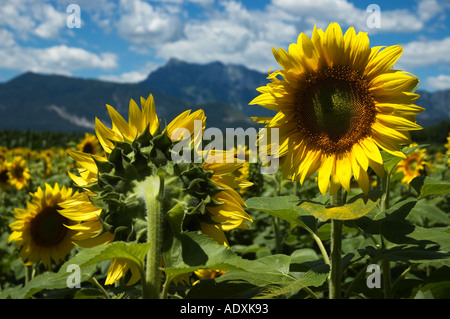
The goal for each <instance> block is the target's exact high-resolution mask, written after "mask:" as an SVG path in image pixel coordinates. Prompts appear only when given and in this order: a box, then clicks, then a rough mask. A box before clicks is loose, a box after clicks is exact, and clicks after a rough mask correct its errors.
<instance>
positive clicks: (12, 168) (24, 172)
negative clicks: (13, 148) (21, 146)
mask: <svg viewBox="0 0 450 319" xmlns="http://www.w3.org/2000/svg"><path fill="white" fill-rule="evenodd" d="M7 166H8V177H9V183H10V184H11V185H13V186H15V187H16V189H17V190H21V189H23V188H25V187H27V186H28V181H29V180H30V179H31V173H30V170H29V169H28V167H27V161H26V160H25V159H24V158H22V157H20V156H15V157H14V158H13V159H12V160H11V162H9V163H7Z"/></svg>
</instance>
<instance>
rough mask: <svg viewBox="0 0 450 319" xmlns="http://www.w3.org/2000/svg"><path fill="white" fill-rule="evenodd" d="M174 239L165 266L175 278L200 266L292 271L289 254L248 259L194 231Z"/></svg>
mask: <svg viewBox="0 0 450 319" xmlns="http://www.w3.org/2000/svg"><path fill="white" fill-rule="evenodd" d="M172 240H173V242H172V243H171V246H170V248H169V249H167V250H166V251H165V252H164V261H165V267H164V268H163V271H164V272H165V273H166V274H167V275H169V276H172V278H173V277H175V276H178V275H181V274H185V273H190V272H193V271H195V270H198V269H218V270H246V271H251V272H255V273H261V274H262V273H264V274H265V275H266V274H282V275H286V274H287V273H288V271H289V263H290V257H289V256H285V255H273V256H267V257H264V258H260V259H257V260H247V259H243V258H241V257H240V256H238V255H236V254H235V253H234V252H233V251H232V250H231V249H229V248H227V247H226V246H224V245H221V244H218V243H217V242H216V241H215V240H213V239H212V238H210V237H208V236H206V235H203V234H198V233H193V232H185V233H181V234H178V235H174V236H173V237H172Z"/></svg>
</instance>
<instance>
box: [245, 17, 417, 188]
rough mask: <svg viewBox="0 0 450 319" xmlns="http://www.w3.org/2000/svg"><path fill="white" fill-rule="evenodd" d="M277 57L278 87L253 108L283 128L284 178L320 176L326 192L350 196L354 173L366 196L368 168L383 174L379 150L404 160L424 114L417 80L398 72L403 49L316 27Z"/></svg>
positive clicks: (264, 91)
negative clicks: (417, 118)
mask: <svg viewBox="0 0 450 319" xmlns="http://www.w3.org/2000/svg"><path fill="white" fill-rule="evenodd" d="M272 51H273V54H274V56H275V59H276V60H277V61H278V63H279V64H280V65H281V67H282V69H281V70H279V71H275V72H270V71H269V76H268V79H271V80H272V82H271V83H269V84H267V85H266V86H263V87H260V88H258V91H259V92H260V93H261V94H260V95H259V96H258V97H256V98H255V99H254V100H253V101H252V102H251V103H250V104H259V105H261V106H263V107H265V108H268V109H270V110H273V111H276V112H278V113H277V114H276V115H275V116H274V117H272V118H255V120H256V121H258V122H261V123H267V125H266V126H267V127H268V128H278V129H279V137H280V141H279V154H278V155H279V156H280V157H282V158H284V167H283V173H284V175H285V177H289V178H290V179H292V180H299V181H300V182H301V183H303V181H304V180H305V179H306V178H307V177H309V176H311V175H312V174H314V173H315V172H317V171H318V186H319V189H320V191H321V193H322V194H325V193H326V192H327V190H328V188H330V194H335V193H336V192H337V190H338V189H339V188H340V187H341V186H342V187H343V188H344V189H345V190H347V191H350V179H351V177H352V175H353V177H354V178H355V180H356V181H357V182H358V184H359V185H360V187H361V189H362V190H363V192H364V193H367V192H368V190H369V178H368V174H367V170H368V168H369V167H371V168H372V169H373V170H374V171H375V172H376V174H377V175H378V176H383V174H384V168H383V160H382V158H381V154H380V150H379V147H380V148H382V149H384V150H385V151H386V152H389V153H391V154H393V155H395V156H399V157H402V158H405V156H404V154H403V153H402V152H401V151H400V149H399V145H401V144H409V143H410V136H409V132H408V131H409V130H418V129H421V127H420V126H419V125H417V124H416V122H415V114H417V113H420V112H422V111H423V108H421V107H419V106H416V105H414V104H413V103H414V101H416V100H417V99H418V98H419V95H417V94H415V93H411V91H412V90H414V89H415V88H416V87H417V85H418V82H419V80H418V79H417V78H416V77H415V76H414V75H412V74H410V73H407V72H403V71H399V70H395V69H393V68H392V67H393V65H394V63H395V62H396V61H397V59H398V58H399V57H400V55H401V53H402V48H401V46H399V45H394V46H389V47H381V46H377V47H373V48H369V38H368V36H367V34H366V33H362V32H360V33H358V34H356V32H355V30H354V28H349V29H348V30H347V32H346V33H345V34H344V35H343V34H342V30H341V28H340V26H339V25H338V24H337V23H331V24H330V25H329V26H328V28H327V29H326V31H323V30H321V29H317V28H316V27H314V30H313V33H312V37H311V39H310V38H309V37H308V36H307V35H305V34H304V33H301V34H300V35H299V37H298V40H297V43H292V44H291V45H290V46H289V51H285V50H284V49H282V48H280V49H279V50H278V51H277V50H275V49H272ZM275 155H276V154H275Z"/></svg>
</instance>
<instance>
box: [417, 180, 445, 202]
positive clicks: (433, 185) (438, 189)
mask: <svg viewBox="0 0 450 319" xmlns="http://www.w3.org/2000/svg"><path fill="white" fill-rule="evenodd" d="M410 185H411V186H412V187H413V188H414V189H415V190H416V191H417V193H419V197H418V198H417V199H422V198H425V197H427V196H431V195H442V194H450V183H448V182H444V181H441V180H438V179H435V178H431V177H425V176H419V177H416V178H414V179H413V180H412V181H411V183H410Z"/></svg>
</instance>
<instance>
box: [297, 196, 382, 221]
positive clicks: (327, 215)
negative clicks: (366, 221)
mask: <svg viewBox="0 0 450 319" xmlns="http://www.w3.org/2000/svg"><path fill="white" fill-rule="evenodd" d="M377 203H378V199H376V200H375V201H372V200H370V199H366V198H365V197H364V196H355V197H354V198H352V199H351V200H349V202H348V203H347V204H345V205H343V206H336V207H326V206H325V205H322V204H317V203H312V202H303V203H302V204H301V205H300V208H303V209H304V210H305V211H307V212H309V213H310V214H311V215H313V216H314V217H316V218H319V219H321V220H323V221H326V220H328V219H337V220H352V219H358V218H361V217H363V216H364V215H366V214H368V213H369V212H370V211H372V210H373V209H374V208H376V205H377Z"/></svg>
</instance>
